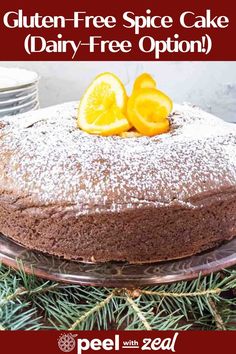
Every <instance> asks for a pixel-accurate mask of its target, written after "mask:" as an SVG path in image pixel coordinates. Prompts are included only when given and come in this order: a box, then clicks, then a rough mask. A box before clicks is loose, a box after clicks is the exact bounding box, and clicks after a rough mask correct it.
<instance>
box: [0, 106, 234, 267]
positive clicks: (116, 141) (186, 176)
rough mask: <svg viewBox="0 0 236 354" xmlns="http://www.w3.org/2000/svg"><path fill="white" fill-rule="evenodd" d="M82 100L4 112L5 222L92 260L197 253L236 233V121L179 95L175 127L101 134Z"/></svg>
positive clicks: (0, 207) (39, 241)
mask: <svg viewBox="0 0 236 354" xmlns="http://www.w3.org/2000/svg"><path fill="white" fill-rule="evenodd" d="M76 115H77V112H76V104H75V103H67V104H62V105H58V106H54V107H50V108H46V109H41V110H38V111H35V112H31V113H26V114H24V115H19V116H16V117H15V118H14V119H13V118H12V117H9V118H7V117H6V118H2V119H1V120H0V152H1V160H0V232H2V233H3V234H4V235H6V236H8V237H10V238H11V239H13V240H15V241H16V242H18V243H20V244H22V245H24V246H25V247H28V248H31V249H35V250H39V251H42V252H47V253H49V254H52V255H58V256H62V257H64V258H66V259H77V260H83V261H101V262H105V261H111V260H116V261H128V262H132V263H136V262H137V263H140V262H154V261H162V260H168V259H175V258H180V257H185V256H190V255H193V254H195V253H198V252H201V251H203V250H206V249H208V248H211V247H213V246H215V245H218V244H219V243H221V242H222V241H224V240H229V239H231V238H232V237H234V236H235V235H236V127H235V126H234V125H233V124H229V123H226V122H224V121H222V120H220V119H218V118H216V117H214V116H212V115H210V114H207V113H205V112H203V111H202V110H200V109H198V108H194V107H190V106H187V105H176V106H175V107H174V109H173V112H172V114H171V116H170V131H169V132H167V133H164V134H161V135H155V136H151V137H150V136H134V137H132V135H131V137H127V138H126V137H120V136H100V135H92V134H89V133H86V132H85V131H82V130H81V129H78V127H77V123H76Z"/></svg>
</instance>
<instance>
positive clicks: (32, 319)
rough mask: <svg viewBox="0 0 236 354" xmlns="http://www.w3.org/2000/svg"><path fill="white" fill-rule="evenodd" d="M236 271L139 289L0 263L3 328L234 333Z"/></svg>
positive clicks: (235, 326)
mask: <svg viewBox="0 0 236 354" xmlns="http://www.w3.org/2000/svg"><path fill="white" fill-rule="evenodd" d="M235 295H236V269H235V268H233V269H230V270H225V271H221V272H218V273H216V274H211V275H209V276H199V277H198V279H195V280H192V281H182V282H178V283H173V284H169V285H158V286H151V287H150V286H149V287H144V288H137V289H116V288H115V289H111V288H97V287H91V286H89V287H86V286H79V285H68V284H62V283H56V282H52V281H46V280H43V279H39V278H37V277H35V276H33V275H27V274H26V273H25V272H24V271H23V270H18V271H14V270H11V269H10V268H8V267H6V266H4V265H0V330H15V329H24V330H29V329H34V330H39V329H46V328H47V329H59V330H74V329H75V330H90V329H126V330H130V329H135V330H140V329H144V330H152V329H154V330H155V329H156V330H168V329H172V330H187V329H206V330H217V329H220V330H229V329H231V330H232V329H236V296H235Z"/></svg>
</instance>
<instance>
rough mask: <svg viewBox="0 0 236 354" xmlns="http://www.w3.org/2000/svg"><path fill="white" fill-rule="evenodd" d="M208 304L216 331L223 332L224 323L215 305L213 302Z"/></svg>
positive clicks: (210, 301) (224, 328)
mask: <svg viewBox="0 0 236 354" xmlns="http://www.w3.org/2000/svg"><path fill="white" fill-rule="evenodd" d="M209 304H210V308H211V312H212V314H213V316H214V319H215V323H216V327H217V329H219V330H221V331H225V330H226V327H225V325H224V321H223V319H222V317H221V315H220V313H219V311H218V309H217V306H216V304H215V302H214V301H213V300H211V299H210V300H209Z"/></svg>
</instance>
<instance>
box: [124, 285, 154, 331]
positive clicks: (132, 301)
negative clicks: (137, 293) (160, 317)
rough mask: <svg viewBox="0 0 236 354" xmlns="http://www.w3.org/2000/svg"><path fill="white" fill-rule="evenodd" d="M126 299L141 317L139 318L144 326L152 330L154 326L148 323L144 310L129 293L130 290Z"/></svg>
mask: <svg viewBox="0 0 236 354" xmlns="http://www.w3.org/2000/svg"><path fill="white" fill-rule="evenodd" d="M126 299H127V302H128V304H129V305H130V306H131V307H132V308H133V310H134V312H135V314H136V315H137V317H138V318H139V320H140V321H141V322H142V324H143V326H144V328H145V329H146V330H148V331H151V330H152V328H151V326H150V324H149V323H148V321H147V319H146V318H145V315H144V314H143V312H142V310H141V309H140V308H139V307H138V306H137V304H136V303H135V302H134V300H133V299H132V297H131V296H130V295H129V292H128V291H126Z"/></svg>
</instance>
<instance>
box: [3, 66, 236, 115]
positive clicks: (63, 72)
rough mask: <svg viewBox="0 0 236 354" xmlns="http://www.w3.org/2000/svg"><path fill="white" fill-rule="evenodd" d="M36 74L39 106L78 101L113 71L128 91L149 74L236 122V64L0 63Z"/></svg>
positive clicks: (179, 95)
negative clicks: (100, 77)
mask: <svg viewBox="0 0 236 354" xmlns="http://www.w3.org/2000/svg"><path fill="white" fill-rule="evenodd" d="M0 65H1V66H17V67H23V68H28V69H31V70H35V71H37V72H38V73H39V75H40V77H41V79H40V105H41V107H45V106H49V105H52V104H55V103H62V102H66V101H71V100H79V98H80V96H81V94H83V91H84V89H85V88H86V86H87V85H88V84H89V83H90V82H91V80H92V79H93V78H94V76H95V75H97V74H98V73H100V72H103V71H112V72H114V73H116V74H117V75H119V76H120V78H121V79H122V80H123V81H124V82H125V84H126V85H127V87H128V89H130V86H131V83H132V81H133V79H134V78H135V76H136V75H137V74H139V73H141V72H143V71H146V72H150V73H151V74H153V75H154V76H155V78H156V80H157V84H158V87H159V88H160V89H161V90H163V91H165V92H166V93H167V94H168V95H170V96H171V98H172V99H173V100H174V101H176V102H178V103H181V102H184V101H187V102H191V103H193V104H197V105H199V106H200V107H202V108H203V109H205V110H207V111H209V112H212V113H214V114H216V115H218V116H220V117H221V118H223V119H225V120H228V121H235V122H236V62H174V61H173V62H0Z"/></svg>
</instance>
